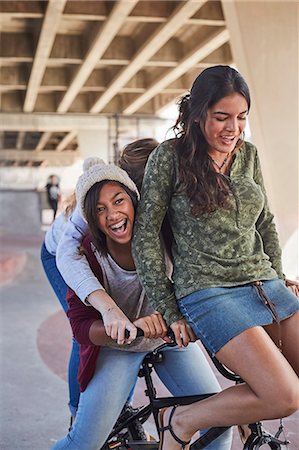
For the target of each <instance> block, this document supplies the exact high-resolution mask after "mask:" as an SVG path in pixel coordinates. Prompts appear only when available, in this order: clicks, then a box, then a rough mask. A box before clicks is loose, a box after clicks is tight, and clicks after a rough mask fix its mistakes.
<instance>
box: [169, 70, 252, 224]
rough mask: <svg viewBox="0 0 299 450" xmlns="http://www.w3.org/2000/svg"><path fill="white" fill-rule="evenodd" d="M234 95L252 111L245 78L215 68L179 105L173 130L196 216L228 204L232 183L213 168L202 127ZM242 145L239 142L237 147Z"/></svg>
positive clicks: (182, 176) (204, 73)
mask: <svg viewBox="0 0 299 450" xmlns="http://www.w3.org/2000/svg"><path fill="white" fill-rule="evenodd" d="M234 92H238V93H239V94H241V95H243V97H244V98H245V99H246V101H247V105H248V111H249V108H250V94H249V89H248V86H247V84H246V82H245V80H244V78H243V77H242V75H241V74H240V73H239V72H238V71H237V70H235V69H233V68H232V67H229V66H214V67H209V68H207V69H205V70H203V71H202V72H201V73H200V74H199V75H198V77H197V78H196V79H195V81H194V83H193V85H192V88H191V91H190V94H187V95H185V96H184V97H182V98H181V100H180V101H179V116H178V119H177V121H176V123H175V125H174V127H173V130H174V132H175V134H176V137H177V139H176V147H175V148H176V151H177V154H178V158H179V177H180V180H181V182H182V184H183V188H184V190H185V192H186V195H187V197H188V198H189V201H190V204H191V208H192V213H193V214H194V215H195V216H196V215H200V214H203V213H210V212H213V211H215V210H216V209H217V208H218V207H225V206H226V204H227V198H228V195H229V193H230V187H229V184H228V180H227V179H226V178H225V177H224V176H223V175H222V174H219V173H217V172H216V171H215V170H214V168H213V166H212V163H211V159H210V158H209V156H208V144H207V141H206V139H205V137H204V134H203V133H202V127H203V125H204V123H205V121H206V118H207V112H208V109H210V108H211V107H212V106H213V105H214V104H215V103H217V102H218V101H219V100H221V99H222V98H224V97H226V96H228V95H229V94H232V93H234ZM242 142H243V141H241V140H239V142H238V143H237V147H239V146H240V145H242Z"/></svg>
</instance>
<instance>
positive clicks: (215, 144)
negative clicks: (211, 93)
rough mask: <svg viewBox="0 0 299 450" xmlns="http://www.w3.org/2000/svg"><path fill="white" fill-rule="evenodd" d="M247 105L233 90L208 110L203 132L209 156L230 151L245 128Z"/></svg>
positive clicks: (217, 156) (216, 156)
mask: <svg viewBox="0 0 299 450" xmlns="http://www.w3.org/2000/svg"><path fill="white" fill-rule="evenodd" d="M247 114H248V105H247V101H246V99H245V97H243V95H241V94H239V93H237V92H234V93H233V94H230V95H228V96H226V97H223V98H222V99H221V100H219V102H217V103H215V105H213V106H212V107H211V108H209V110H208V114H207V119H206V121H205V124H204V127H203V133H204V136H205V138H206V141H207V143H208V145H209V149H208V153H209V155H210V156H211V157H215V158H216V159H217V158H219V156H220V155H219V153H222V154H223V156H225V154H227V153H230V152H231V151H232V150H233V149H234V148H235V146H236V143H237V142H238V139H239V138H240V135H241V134H242V132H243V131H244V129H245V126H246V118H247Z"/></svg>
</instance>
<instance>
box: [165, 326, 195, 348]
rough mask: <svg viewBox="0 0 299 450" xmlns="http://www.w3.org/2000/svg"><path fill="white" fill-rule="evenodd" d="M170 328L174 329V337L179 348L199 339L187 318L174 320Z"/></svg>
mask: <svg viewBox="0 0 299 450" xmlns="http://www.w3.org/2000/svg"><path fill="white" fill-rule="evenodd" d="M170 329H171V330H172V331H173V334H174V339H175V341H176V343H177V345H178V347H179V348H182V347H187V345H188V344H189V343H190V342H195V341H196V340H197V337H196V335H195V334H194V332H193V330H192V328H191V327H190V325H188V323H187V322H186V320H185V319H180V320H178V321H177V322H173V323H172V324H171V325H170Z"/></svg>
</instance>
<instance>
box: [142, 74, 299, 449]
mask: <svg viewBox="0 0 299 450" xmlns="http://www.w3.org/2000/svg"><path fill="white" fill-rule="evenodd" d="M249 108H250V94H249V89H248V86H247V84H246V82H245V80H244V79H243V77H242V76H241V75H240V73H239V72H237V71H236V70H235V69H233V68H231V67H228V66H215V67H211V68H208V69H206V70H204V71H203V72H202V73H201V74H200V75H199V76H198V77H197V78H196V80H195V81H194V83H193V86H192V89H191V91H190V94H188V95H186V96H184V97H183V98H182V99H181V101H180V104H179V117H178V120H177V122H176V124H175V126H174V130H175V131H176V138H175V139H172V140H169V141H166V142H164V143H162V144H161V145H160V146H159V147H158V148H157V149H156V150H155V151H154V152H153V153H152V155H151V157H150V159H149V162H148V165H147V168H146V173H145V177H144V182H143V188H142V193H141V201H140V204H139V208H138V215H137V220H136V224H135V229H134V233H135V237H134V242H133V244H134V246H133V247H134V248H133V254H134V258H135V262H136V267H137V271H138V273H139V276H140V279H141V281H142V283H143V285H144V288H145V290H146V294H147V296H148V298H149V299H150V301H151V302H152V304H153V306H154V308H155V309H156V310H158V311H159V312H160V313H161V314H162V315H163V316H164V318H165V320H166V322H167V323H168V324H169V325H170V326H171V328H172V330H173V331H174V334H175V336H176V341H177V343H178V345H179V346H182V345H188V343H189V341H190V340H191V337H190V332H189V331H188V329H187V327H186V322H185V321H184V320H183V319H186V321H187V322H188V323H189V325H190V326H191V327H192V329H193V331H194V333H195V334H196V335H197V337H198V338H199V339H201V341H202V342H203V343H204V345H205V346H206V347H207V348H208V349H209V351H210V352H211V353H212V354H213V355H216V357H217V358H218V359H219V360H220V361H221V362H222V363H223V364H225V365H226V366H227V367H229V368H230V369H231V370H233V371H234V372H236V373H238V374H239V375H240V376H241V377H242V379H243V380H244V381H245V383H244V384H241V385H237V386H233V387H230V388H229V389H226V390H224V391H223V392H221V393H219V394H217V395H215V396H213V397H211V398H210V399H207V400H205V401H204V402H200V403H195V404H193V405H188V406H180V407H177V409H171V408H167V409H166V410H164V411H162V413H161V417H160V421H161V425H162V426H165V425H166V426H168V425H171V426H172V428H171V432H169V429H167V430H165V429H164V430H163V431H161V434H162V436H161V438H162V441H163V450H166V449H167V450H172V449H173V450H175V449H179V448H181V447H182V446H183V447H184V445H187V443H188V442H189V440H190V439H191V437H192V436H193V434H194V433H195V432H196V431H197V430H198V429H201V428H207V427H211V426H230V425H241V424H244V423H251V422H255V421H259V420H263V419H273V418H277V417H282V416H287V415H289V414H291V413H293V412H294V411H296V410H297V409H298V408H299V383H298V373H299V353H298V351H297V349H296V342H298V340H299V312H298V310H299V302H298V299H297V297H296V296H295V295H294V294H293V293H292V292H291V291H290V290H289V289H287V288H286V287H285V283H284V276H283V272H282V266H281V250H280V246H279V242H278V236H277V232H276V229H275V225H274V222H273V215H272V214H271V212H270V210H269V205H268V201H267V196H266V192H265V188H264V184H263V178H262V173H261V167H260V162H259V158H258V154H257V150H256V147H255V146H254V145H252V144H250V143H249V142H244V141H243V140H242V135H243V132H244V129H245V124H246V118H247V115H248V112H249ZM166 213H167V215H168V218H169V221H170V224H171V228H172V232H173V236H174V240H173V244H172V253H173V261H174V271H173V277H172V279H173V282H170V281H169V280H168V279H167V277H166V276H165V270H164V262H163V256H162V253H161V249H160V245H159V231H160V227H161V223H162V221H163V218H164V216H165V214H166ZM279 350H280V351H279ZM242 355H243V357H242ZM170 422H171V423H170Z"/></svg>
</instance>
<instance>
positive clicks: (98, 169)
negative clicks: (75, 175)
mask: <svg viewBox="0 0 299 450" xmlns="http://www.w3.org/2000/svg"><path fill="white" fill-rule="evenodd" d="M104 180H107V181H118V182H119V183H122V184H123V185H124V186H126V187H127V188H129V189H130V190H131V191H133V192H135V193H136V195H137V199H138V200H139V198H140V195H139V192H138V189H137V187H136V185H135V183H134V181H133V180H131V178H130V177H129V175H128V174H127V172H125V171H124V170H123V169H121V168H120V167H117V166H115V165H114V164H106V163H105V162H104V161H103V160H102V159H100V158H95V157H94V158H93V157H91V158H87V159H85V161H84V163H83V174H82V175H81V176H80V177H79V179H78V181H77V185H76V201H77V205H78V209H79V211H80V214H81V215H82V217H84V218H85V219H86V216H85V211H84V201H85V197H86V195H87V192H88V191H89V189H90V188H91V187H92V186H93V185H94V184H95V183H98V182H100V181H104Z"/></svg>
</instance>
